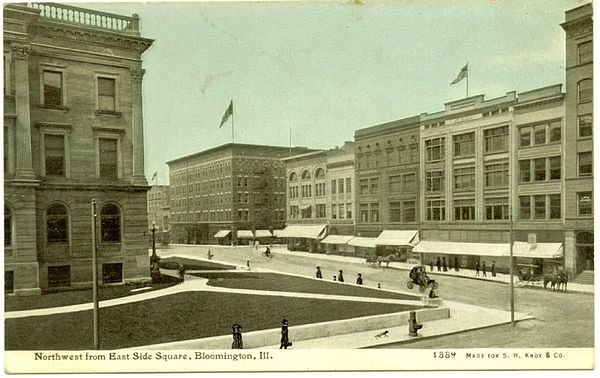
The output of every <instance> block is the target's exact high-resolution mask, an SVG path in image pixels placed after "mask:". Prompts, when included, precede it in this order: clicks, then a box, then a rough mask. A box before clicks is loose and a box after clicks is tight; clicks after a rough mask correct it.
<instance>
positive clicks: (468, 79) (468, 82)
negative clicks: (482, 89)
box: [467, 66, 469, 97]
mask: <svg viewBox="0 0 600 378" xmlns="http://www.w3.org/2000/svg"><path fill="white" fill-rule="evenodd" d="M467 97H469V68H468V66H467Z"/></svg>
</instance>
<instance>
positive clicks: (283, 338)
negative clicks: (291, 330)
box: [279, 319, 292, 349]
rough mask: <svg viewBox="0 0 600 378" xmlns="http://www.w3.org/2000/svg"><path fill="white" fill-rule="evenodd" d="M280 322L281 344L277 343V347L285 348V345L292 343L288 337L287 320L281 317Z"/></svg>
mask: <svg viewBox="0 0 600 378" xmlns="http://www.w3.org/2000/svg"><path fill="white" fill-rule="evenodd" d="M281 323H282V324H283V325H282V326H281V345H279V349H281V348H283V349H287V347H288V346H289V345H292V343H290V341H289V340H290V339H289V337H288V321H287V319H283V320H282V321H281Z"/></svg>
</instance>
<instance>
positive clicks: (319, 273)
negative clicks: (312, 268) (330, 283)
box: [315, 266, 323, 278]
mask: <svg viewBox="0 0 600 378" xmlns="http://www.w3.org/2000/svg"><path fill="white" fill-rule="evenodd" d="M315 277H317V278H323V274H321V267H320V266H318V267H317V273H315Z"/></svg>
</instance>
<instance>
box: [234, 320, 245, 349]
mask: <svg viewBox="0 0 600 378" xmlns="http://www.w3.org/2000/svg"><path fill="white" fill-rule="evenodd" d="M231 329H232V332H233V343H231V349H244V342H243V341H242V326H241V325H239V324H237V323H235V324H234V325H233V326H231Z"/></svg>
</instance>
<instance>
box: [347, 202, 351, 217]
mask: <svg viewBox="0 0 600 378" xmlns="http://www.w3.org/2000/svg"><path fill="white" fill-rule="evenodd" d="M346 219H352V203H351V202H348V203H347V204H346Z"/></svg>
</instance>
